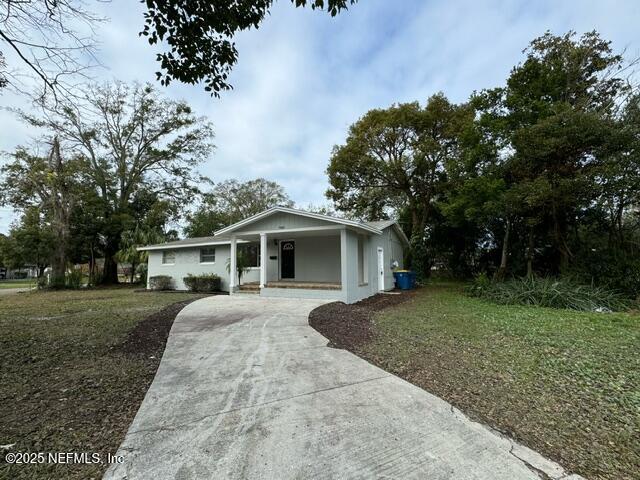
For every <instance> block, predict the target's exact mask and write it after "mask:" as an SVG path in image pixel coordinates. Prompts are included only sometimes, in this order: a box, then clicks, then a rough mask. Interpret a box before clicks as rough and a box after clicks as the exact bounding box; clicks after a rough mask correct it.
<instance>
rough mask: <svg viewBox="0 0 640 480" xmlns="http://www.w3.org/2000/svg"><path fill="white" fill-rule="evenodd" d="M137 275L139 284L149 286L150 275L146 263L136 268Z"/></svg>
mask: <svg viewBox="0 0 640 480" xmlns="http://www.w3.org/2000/svg"><path fill="white" fill-rule="evenodd" d="M136 273H137V274H138V283H141V284H143V285H146V284H147V274H148V267H147V264H146V263H141V264H140V265H138V266H137V267H136Z"/></svg>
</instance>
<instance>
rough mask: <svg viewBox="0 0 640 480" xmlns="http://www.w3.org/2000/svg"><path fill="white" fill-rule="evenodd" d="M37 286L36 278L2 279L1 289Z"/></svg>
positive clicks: (0, 282)
mask: <svg viewBox="0 0 640 480" xmlns="http://www.w3.org/2000/svg"><path fill="white" fill-rule="evenodd" d="M35 286H36V279H35V278H25V279H21V280H0V289H5V288H33V287H35Z"/></svg>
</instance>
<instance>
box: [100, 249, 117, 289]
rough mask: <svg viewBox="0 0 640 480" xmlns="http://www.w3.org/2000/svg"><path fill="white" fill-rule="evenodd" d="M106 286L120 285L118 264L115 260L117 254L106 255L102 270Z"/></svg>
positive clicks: (107, 253) (103, 281) (109, 253)
mask: <svg viewBox="0 0 640 480" xmlns="http://www.w3.org/2000/svg"><path fill="white" fill-rule="evenodd" d="M100 283H102V284H104V285H116V284H118V283H119V282H118V262H116V259H115V252H106V251H105V254H104V267H103V269H102V280H101V282H100Z"/></svg>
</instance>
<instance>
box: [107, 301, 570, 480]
mask: <svg viewBox="0 0 640 480" xmlns="http://www.w3.org/2000/svg"><path fill="white" fill-rule="evenodd" d="M318 305H320V302H318V301H310V300H287V299H279V298H269V299H261V298H259V297H258V296H249V295H237V296H233V297H228V296H217V297H209V298H205V299H202V300H198V301H196V302H194V303H192V304H190V305H189V306H187V307H186V308H185V309H184V310H183V311H182V312H181V313H180V314H179V315H178V317H177V318H176V321H175V323H174V326H173V329H172V330H171V334H170V336H169V340H168V343H167V348H166V351H165V353H164V356H163V358H162V362H161V364H160V367H159V370H158V373H157V375H156V377H155V379H154V381H153V384H152V385H151V388H150V389H149V391H148V393H147V395H146V397H145V399H144V402H143V403H142V406H141V407H140V410H139V412H138V414H137V416H136V418H135V420H134V421H133V423H132V425H131V427H130V428H129V432H128V433H127V436H126V438H125V440H124V442H123V444H122V445H121V447H120V449H119V451H118V453H119V454H120V455H123V456H124V462H123V463H122V464H113V465H112V466H111V468H110V469H109V470H108V471H107V473H106V475H105V478H107V479H125V478H126V479H154V480H159V479H184V480H187V479H217V478H233V479H244V478H250V479H254V478H258V479H263V478H264V479H290V478H291V479H307V478H319V479H334V478H363V479H364V478H376V479H379V478H420V479H429V480H437V479H452V480H453V479H455V480H465V479H491V480H499V479H504V480H519V479H531V480H539V479H540V478H552V479H564V480H567V479H569V478H571V479H577V478H580V477H578V476H571V475H568V474H566V472H564V471H563V470H562V468H561V467H559V466H558V465H557V464H555V463H553V462H550V461H548V460H546V459H544V458H543V457H541V456H540V455H538V454H536V453H535V452H533V451H531V450H529V449H527V448H525V447H522V446H520V445H518V444H517V443H515V442H514V441H511V440H509V439H507V438H505V437H503V436H500V435H498V434H496V433H494V432H492V431H490V430H489V429H487V428H486V427H484V426H482V425H480V424H477V423H474V422H471V421H470V420H468V419H467V418H466V417H465V416H464V415H462V414H461V413H460V412H459V411H458V410H456V409H455V408H453V407H452V406H451V405H449V404H448V403H446V402H444V401H443V400H441V399H439V398H437V397H435V396H433V395H431V394H429V393H427V392H425V391H424V390H422V389H420V388H418V387H415V386H413V385H411V384H409V383H407V382H405V381H404V380H401V379H400V378H398V377H395V376H393V375H391V374H389V373H387V372H385V371H383V370H380V369H378V368H376V367H374V366H372V365H370V364H369V363H367V362H365V361H364V360H362V359H360V358H358V357H356V356H355V355H352V354H351V353H349V352H347V351H344V350H337V349H333V348H329V347H327V346H326V345H327V340H326V339H325V338H324V337H323V336H322V335H320V334H319V333H317V332H316V331H315V330H313V329H312V328H311V327H309V326H308V323H307V317H308V314H309V312H310V311H311V310H312V309H313V308H315V307H316V306H318ZM545 475H546V477H545Z"/></svg>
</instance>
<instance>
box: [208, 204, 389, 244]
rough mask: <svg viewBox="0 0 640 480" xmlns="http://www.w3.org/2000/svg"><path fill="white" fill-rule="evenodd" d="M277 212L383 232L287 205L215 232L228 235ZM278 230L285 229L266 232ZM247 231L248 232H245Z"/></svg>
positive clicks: (372, 227) (368, 230)
mask: <svg viewBox="0 0 640 480" xmlns="http://www.w3.org/2000/svg"><path fill="white" fill-rule="evenodd" d="M275 213H288V214H291V215H298V216H302V217H307V218H313V219H316V220H322V221H325V222H327V223H328V224H329V225H328V226H330V225H335V226H336V227H350V228H353V229H357V230H362V231H365V232H368V233H375V234H376V235H381V234H382V230H381V229H379V228H376V227H374V226H372V225H368V224H366V223H362V222H356V221H354V220H347V219H344V218H336V217H330V216H328V215H321V214H319V213H311V212H306V211H304V210H297V209H295V208H287V207H273V208H270V209H268V210H265V211H264V212H261V213H258V214H257V215H254V216H252V217H249V218H245V219H244V220H241V221H239V222H237V223H234V224H233V225H229V226H228V227H225V228H223V229H221V230H218V231H217V232H215V236H216V237H218V236H227V235H229V234H232V233H234V232H236V231H237V230H239V229H241V228H243V227H247V226H249V225H251V224H252V223H254V222H256V221H258V220H261V219H263V218H266V217H269V216H271V215H273V214H275ZM326 228H327V227H306V228H292V229H285V230H284V231H312V230H314V229H315V230H323V229H326ZM278 231H280V232H281V231H283V230H274V231H272V232H265V233H276V232H278ZM245 233H246V232H245Z"/></svg>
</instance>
